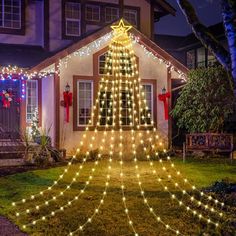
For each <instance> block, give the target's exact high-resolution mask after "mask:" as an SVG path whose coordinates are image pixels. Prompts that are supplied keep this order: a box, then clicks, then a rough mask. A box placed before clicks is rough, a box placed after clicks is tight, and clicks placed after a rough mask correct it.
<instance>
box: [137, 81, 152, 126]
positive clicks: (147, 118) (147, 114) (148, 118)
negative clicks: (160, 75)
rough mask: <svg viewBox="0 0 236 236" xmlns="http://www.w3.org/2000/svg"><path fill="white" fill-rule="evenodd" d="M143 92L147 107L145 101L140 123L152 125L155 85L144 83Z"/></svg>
mask: <svg viewBox="0 0 236 236" xmlns="http://www.w3.org/2000/svg"><path fill="white" fill-rule="evenodd" d="M142 93H143V95H144V99H145V100H146V107H145V106H144V102H143V106H142V107H143V110H142V111H141V112H140V123H141V124H142V125H143V124H145V123H146V124H148V125H151V122H152V119H153V85H152V84H143V89H142ZM142 98H143V96H142Z"/></svg>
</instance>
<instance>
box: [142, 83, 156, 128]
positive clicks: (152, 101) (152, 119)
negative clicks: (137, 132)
mask: <svg viewBox="0 0 236 236" xmlns="http://www.w3.org/2000/svg"><path fill="white" fill-rule="evenodd" d="M141 85H142V86H145V85H150V86H151V117H150V119H151V121H153V122H154V123H155V121H154V117H155V116H154V84H153V83H150V82H145V80H144V81H142V82H141ZM141 92H143V88H142V91H141ZM141 97H142V96H141ZM142 100H143V99H142ZM145 100H146V98H145ZM142 102H143V101H142ZM139 124H140V126H145V124H142V122H141V112H140V111H139ZM147 126H153V125H152V124H147Z"/></svg>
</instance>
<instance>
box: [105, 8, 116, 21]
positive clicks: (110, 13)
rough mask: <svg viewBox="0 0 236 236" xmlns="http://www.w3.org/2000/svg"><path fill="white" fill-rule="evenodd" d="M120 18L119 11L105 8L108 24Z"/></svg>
mask: <svg viewBox="0 0 236 236" xmlns="http://www.w3.org/2000/svg"><path fill="white" fill-rule="evenodd" d="M118 18H119V9H118V8H115V7H106V8H105V21H106V22H107V23H109V22H112V21H114V20H116V19H118Z"/></svg>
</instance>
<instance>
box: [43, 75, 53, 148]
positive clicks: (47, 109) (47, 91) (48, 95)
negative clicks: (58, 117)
mask: <svg viewBox="0 0 236 236" xmlns="http://www.w3.org/2000/svg"><path fill="white" fill-rule="evenodd" d="M54 111H55V91H54V78H53V76H48V77H45V78H43V79H42V129H43V130H46V131H47V130H48V129H50V132H49V136H50V137H51V138H52V144H53V145H54V144H55V112H54Z"/></svg>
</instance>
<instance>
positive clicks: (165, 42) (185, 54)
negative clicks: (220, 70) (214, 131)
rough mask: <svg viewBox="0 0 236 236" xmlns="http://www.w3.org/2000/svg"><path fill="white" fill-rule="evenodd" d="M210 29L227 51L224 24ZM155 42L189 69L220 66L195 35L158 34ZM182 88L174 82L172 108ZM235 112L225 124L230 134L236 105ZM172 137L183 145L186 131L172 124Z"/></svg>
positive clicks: (234, 125)
mask: <svg viewBox="0 0 236 236" xmlns="http://www.w3.org/2000/svg"><path fill="white" fill-rule="evenodd" d="M208 29H209V31H210V32H211V33H212V34H213V35H214V36H215V37H216V39H217V40H219V41H220V42H221V43H222V45H223V46H224V47H225V48H226V49H227V39H226V37H225V30H224V26H223V23H222V22H220V23H217V24H214V25H211V26H209V27H208ZM155 42H156V43H157V44H158V46H160V47H161V48H163V49H164V50H166V51H167V52H168V53H170V54H171V55H172V56H173V57H174V58H176V59H177V60H178V61H180V62H181V63H182V64H183V65H185V66H186V67H187V68H188V69H197V68H207V67H211V66H214V65H219V62H218V61H217V60H216V58H215V56H214V55H213V54H212V53H211V52H210V50H209V49H208V48H205V47H204V46H203V45H202V43H201V42H200V41H199V40H198V39H197V38H196V37H195V35H194V34H193V33H191V34H188V35H186V36H175V35H160V34H156V35H155ZM182 87H183V84H182V83H181V82H180V81H179V80H172V91H173V92H172V95H173V96H172V107H173V106H174V105H175V103H176V100H177V98H178V96H179V92H180V91H181V88H182ZM235 94H236V90H235ZM234 110H235V111H234V113H233V114H232V115H231V116H230V117H229V118H228V120H227V121H226V122H225V128H224V129H225V131H227V132H230V133H232V132H233V133H235V132H236V104H235V109H234ZM172 135H173V136H172V138H174V144H175V145H182V143H183V142H184V140H185V133H184V131H182V132H179V130H178V128H177V126H176V124H175V122H174V121H173V122H172ZM177 137H178V138H177Z"/></svg>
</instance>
